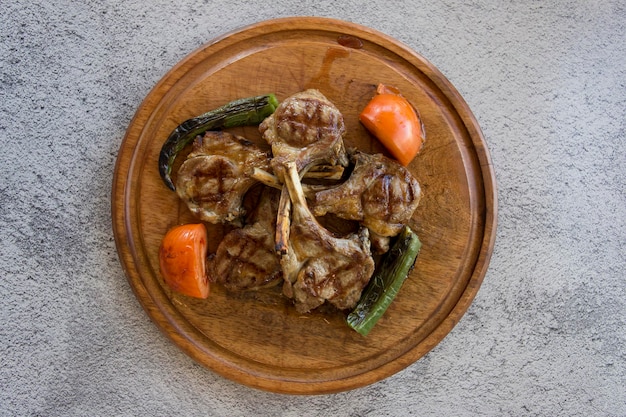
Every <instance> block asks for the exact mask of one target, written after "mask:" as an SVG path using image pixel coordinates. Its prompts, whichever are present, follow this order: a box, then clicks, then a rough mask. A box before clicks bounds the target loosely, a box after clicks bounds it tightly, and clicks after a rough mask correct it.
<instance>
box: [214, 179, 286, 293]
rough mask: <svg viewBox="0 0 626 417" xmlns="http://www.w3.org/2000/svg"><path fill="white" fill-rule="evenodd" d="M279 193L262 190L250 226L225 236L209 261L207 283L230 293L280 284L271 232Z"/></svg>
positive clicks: (280, 273) (280, 272)
mask: <svg viewBox="0 0 626 417" xmlns="http://www.w3.org/2000/svg"><path fill="white" fill-rule="evenodd" d="M279 195H280V192H279V191H278V190H276V189H273V188H269V187H265V188H264V189H263V191H262V193H261V197H260V200H259V203H258V205H257V207H256V209H255V211H254V213H253V215H252V216H251V219H250V223H249V224H247V225H246V226H244V227H243V228H241V229H234V230H232V231H231V232H229V233H228V234H227V235H226V236H224V238H223V239H222V241H221V242H220V244H219V246H218V248H217V251H216V253H215V255H214V256H212V257H211V258H210V259H209V274H210V277H211V281H216V282H219V283H221V284H222V285H224V287H225V288H226V289H228V290H230V291H247V290H258V289H261V288H268V287H272V286H274V285H277V284H278V283H279V282H280V281H282V276H283V275H282V270H281V267H280V261H279V257H278V255H277V254H276V251H275V249H274V230H275V228H276V213H277V211H278V198H279Z"/></svg>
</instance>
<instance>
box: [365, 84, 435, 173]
mask: <svg viewBox="0 0 626 417" xmlns="http://www.w3.org/2000/svg"><path fill="white" fill-rule="evenodd" d="M359 120H360V121H361V123H363V126H365V128H366V129H367V130H369V131H370V132H371V133H372V134H373V135H374V136H375V137H376V138H377V139H378V140H379V141H380V142H381V143H382V144H383V145H384V146H385V147H386V148H387V149H388V150H389V152H390V153H391V154H392V155H393V157H394V158H396V159H397V160H398V161H399V162H400V163H401V164H402V165H404V166H407V165H408V164H409V163H410V162H411V161H412V160H413V158H415V156H416V155H417V154H418V153H419V151H420V150H421V148H422V144H423V142H424V132H423V131H422V122H421V120H420V118H419V116H418V114H417V112H416V111H415V108H414V107H413V106H412V105H411V103H409V102H408V100H407V99H406V98H404V97H403V96H402V95H401V94H400V93H399V92H398V90H397V89H396V88H394V87H389V86H385V85H382V84H380V85H379V86H378V88H377V94H376V95H375V96H374V97H373V98H372V99H371V100H370V102H369V103H368V104H367V106H365V108H364V109H363V111H362V112H361V114H360V115H359Z"/></svg>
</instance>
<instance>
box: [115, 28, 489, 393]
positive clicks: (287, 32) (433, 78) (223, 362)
mask: <svg viewBox="0 0 626 417" xmlns="http://www.w3.org/2000/svg"><path fill="white" fill-rule="evenodd" d="M379 82H382V83H385V84H389V85H392V86H395V87H397V88H399V89H400V91H401V92H402V93H403V94H404V96H405V97H407V98H408V99H409V100H410V101H411V102H412V103H413V105H414V106H416V107H417V108H418V110H419V112H420V113H421V116H422V119H423V123H424V125H425V129H426V135H427V137H426V143H425V145H424V148H423V150H422V152H421V153H420V154H419V155H418V156H417V158H416V159H415V160H414V161H413V162H412V163H411V165H410V167H409V168H410V170H411V171H412V172H413V173H414V175H415V176H416V178H417V179H418V181H419V182H420V184H421V187H422V194H423V197H422V200H421V203H420V206H419V208H418V209H417V211H416V213H415V215H414V217H413V219H412V220H411V223H410V226H411V227H412V228H413V229H414V230H415V231H416V232H417V234H418V235H419V237H420V239H421V241H422V244H423V246H422V250H421V253H420V255H419V257H418V260H417V262H416V265H415V268H414V270H413V271H412V272H411V274H410V276H409V277H408V279H407V280H406V282H405V284H404V286H403V287H402V289H401V291H400V293H399V295H398V296H397V298H396V300H395V301H394V302H393V304H392V305H391V306H390V308H389V309H388V310H387V312H386V314H385V315H384V317H383V318H382V319H381V320H380V321H379V322H378V324H377V325H376V326H375V327H374V329H373V330H372V332H371V333H370V334H369V335H368V336H367V337H363V336H361V335H359V334H358V333H356V332H354V331H353V330H351V329H350V328H349V327H348V326H347V325H346V324H345V322H344V320H345V314H343V313H341V312H338V311H334V312H333V311H319V312H314V313H311V314H308V315H301V314H298V313H297V312H296V311H295V308H294V307H293V306H292V305H291V304H290V302H289V301H288V300H287V299H285V298H284V297H282V296H281V295H280V292H279V291H278V290H276V291H267V292H260V293H255V294H244V295H234V294H229V293H227V292H226V291H225V290H224V289H223V288H221V287H220V286H218V285H213V286H212V287H211V294H210V295H209V298H208V299H206V300H199V299H193V298H188V297H184V296H181V295H179V294H176V293H173V292H171V291H170V290H169V289H168V288H167V287H166V286H165V285H164V283H163V281H162V278H161V276H160V272H159V266H158V247H159V244H160V242H161V239H162V238H163V236H164V235H165V233H166V231H167V230H168V229H169V228H171V227H172V226H174V225H177V224H181V223H190V222H197V220H196V219H194V218H193V217H192V215H191V214H190V213H189V211H188V210H187V208H186V206H185V205H184V204H182V203H181V202H180V201H179V200H178V198H177V196H176V194H175V193H174V192H172V191H170V190H169V189H168V188H166V186H165V185H164V184H163V182H162V181H161V178H160V177H159V173H158V169H157V160H158V156H159V151H160V149H161V145H162V144H163V142H164V141H165V139H166V138H167V136H168V135H169V133H170V132H171V131H172V130H173V129H174V128H175V127H176V126H177V125H178V124H179V123H181V122H182V121H184V120H186V119H189V118H191V117H194V116H197V115H199V114H202V113H204V112H206V111H208V110H211V109H213V108H215V107H218V106H220V105H222V104H224V103H226V102H228V101H231V100H234V99H237V98H241V97H247V96H253V95H259V94H265V93H271V92H273V93H275V94H276V96H277V97H278V99H279V100H282V99H284V98H286V97H288V96H289V95H291V94H294V93H296V92H298V91H301V90H304V89H307V88H317V89H318V90H320V91H321V92H322V93H323V94H324V95H326V97H328V98H329V99H330V100H331V101H332V102H333V103H334V104H335V105H336V106H337V107H338V108H339V110H340V111H341V112H342V113H343V115H344V118H345V121H346V128H347V134H346V137H345V142H346V146H347V147H358V148H360V149H362V150H364V151H367V152H371V153H375V152H384V149H383V148H382V147H381V146H380V144H379V143H378V142H377V141H375V140H372V138H371V137H370V136H369V135H368V133H367V132H366V131H365V130H364V128H363V127H362V126H361V125H360V124H359V122H358V113H359V112H360V110H361V109H363V107H364V106H365V104H366V103H367V102H368V100H369V99H370V98H371V97H372V95H373V94H374V90H375V87H376V85H377V84H378V83H379ZM236 133H238V134H242V135H244V136H246V137H247V138H248V139H250V140H253V141H256V142H257V143H259V144H261V145H262V141H261V138H260V135H259V133H258V131H257V128H256V127H247V128H241V129H238V130H236ZM112 214H113V228H114V233H115V238H116V244H117V248H118V252H119V256H120V259H121V263H122V265H123V267H124V269H125V272H126V274H127V276H128V280H129V282H130V285H131V286H132V289H133V291H134V292H135V294H136V296H137V298H138V299H139V301H140V303H141V304H142V305H143V307H144V308H145V310H146V311H147V313H148V315H149V316H150V317H151V318H152V320H154V322H155V323H156V324H157V326H158V327H159V328H160V329H161V330H162V331H163V332H165V333H166V334H167V335H168V336H169V337H170V338H171V339H172V340H173V341H174V343H176V344H177V345H178V346H179V347H180V348H181V349H183V350H184V351H185V352H186V353H187V354H189V355H190V356H191V357H192V358H194V359H195V360H197V361H198V362H200V363H201V364H203V365H205V366H206V367H208V368H209V369H211V370H213V371H214V372H216V373H218V374H220V375H223V376H225V377H227V378H230V379H232V380H235V381H238V382H240V383H242V384H246V385H248V386H251V387H255V388H259V389H263V390H268V391H273V392H281V393H290V394H321V393H330V392H337V391H344V390H348V389H353V388H356V387H360V386H364V385H367V384H371V383H373V382H376V381H379V380H381V379H383V378H386V377H388V376H391V375H393V374H394V373H396V372H398V371H400V370H401V369H403V368H405V367H406V366H408V365H410V364H412V363H413V362H415V361H416V360H418V359H419V358H420V357H422V356H423V355H425V354H426V353H427V352H428V351H429V350H431V349H432V348H433V347H434V346H435V345H436V344H437V343H439V342H440V341H441V340H442V339H443V338H444V337H445V336H446V335H447V334H448V333H449V332H450V330H451V329H452V328H453V327H454V325H455V324H456V323H457V322H458V321H459V319H460V318H461V316H462V315H463V314H464V313H465V311H466V310H467V308H468V306H469V304H470V303H471V302H472V300H473V298H474V296H475V295H476V292H477V291H478V288H479V286H480V284H481V282H482V280H483V277H484V275H485V272H486V270H487V266H488V263H489V258H490V256H491V253H492V249H493V245H494V239H495V226H496V190H495V176H494V172H493V168H492V166H491V162H490V158H489V153H488V150H487V148H486V144H485V141H484V138H483V136H482V133H481V131H480V128H479V126H478V124H477V122H476V120H475V118H474V116H473V115H472V113H471V111H470V109H469V108H468V106H467V104H466V103H465V102H464V100H463V99H462V97H461V96H460V95H459V93H458V92H457V91H456V90H455V88H454V87H453V86H452V85H451V84H450V83H449V82H448V81H447V80H446V79H445V77H444V76H443V75H442V74H441V73H440V72H439V71H438V70H437V69H436V68H435V67H434V66H433V65H432V64H430V63H429V62H428V61H426V60H425V59H424V58H423V57H421V56H420V55H418V54H417V53H415V52H413V51H411V50H410V49H409V48H408V47H406V46H405V45H403V44H401V43H400V42H398V41H396V40H394V39H392V38H390V37H388V36H386V35H384V34H381V33H379V32H376V31H374V30H372V29H369V28H366V27H362V26H359V25H356V24H352V23H347V22H343V21H337V20H331V19H325V18H308V17H304V18H286V19H277V20H272V21H267V22H262V23H258V24H254V25H252V26H249V27H246V28H244V29H242V30H239V31H236V32H233V33H229V34H227V35H225V36H223V37H221V38H219V39H216V40H214V41H212V42H210V43H208V44H207V45H205V46H203V47H202V48H200V49H198V50H197V51H195V52H193V53H192V54H191V55H189V56H188V57H187V58H185V59H184V60H183V61H182V62H180V63H179V64H178V65H176V66H175V67H174V68H173V69H172V70H171V71H169V72H168V73H167V74H166V75H165V76H164V77H163V79H162V80H161V81H160V82H159V83H158V84H157V85H156V86H155V87H154V89H153V90H152V91H151V92H150V93H149V94H148V96H147V97H146V98H145V100H144V102H143V103H142V104H141V106H140V107H139V109H138V111H137V113H136V115H135V117H134V119H133V120H132V122H131V124H130V126H129V128H128V131H127V134H126V137H125V139H124V141H123V143H122V146H121V149H120V151H119V155H118V159H117V166H116V170H115V176H114V180H113V193H112ZM208 228H209V233H210V239H209V240H210V242H211V245H210V248H209V249H210V250H211V251H213V250H215V248H216V246H217V243H218V242H219V240H220V238H221V236H222V235H223V233H224V232H225V230H226V228H225V227H223V226H214V225H209V226H208Z"/></svg>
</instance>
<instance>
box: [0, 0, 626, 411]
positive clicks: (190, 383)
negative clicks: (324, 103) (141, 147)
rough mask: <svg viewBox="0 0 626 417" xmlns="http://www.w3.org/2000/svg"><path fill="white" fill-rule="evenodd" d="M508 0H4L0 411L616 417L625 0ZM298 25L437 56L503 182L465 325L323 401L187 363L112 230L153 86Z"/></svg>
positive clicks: (620, 383) (624, 257)
mask: <svg viewBox="0 0 626 417" xmlns="http://www.w3.org/2000/svg"><path fill="white" fill-rule="evenodd" d="M507 3H508V2H504V3H503V2H500V1H493V0H472V1H468V2H461V1H459V2H455V1H445V2H438V1H432V2H415V1H412V0H390V1H386V2H359V1H354V0H350V1H343V2H339V1H329V0H322V1H308V0H304V1H292V0H274V1H272V2H267V1H263V0H259V1H256V2H249V1H240V0H235V1H223V0H219V1H213V2H208V1H199V0H195V1H194V0H189V1H180V0H178V1H177V0H170V1H153V2H145V1H138V0H129V1H112V0H109V1H102V2H97V1H90V0H87V1H83V2H71V1H69V0H68V1H63V0H52V1H31V2H28V1H22V0H18V1H4V2H2V6H1V7H0V21H1V22H2V23H1V24H0V39H1V40H0V140H1V143H2V148H3V151H2V154H1V156H0V162H1V166H2V170H1V173H0V176H1V178H2V180H1V181H0V198H1V200H0V204H1V209H0V242H1V244H0V415H7V416H10V415H42V416H44V415H45V416H55V415H133V416H143V415H145V416H151V415H173V413H176V414H178V415H215V416H239V415H255V414H261V415H280V416H303V415H311V416H317V415H319V416H322V415H324V416H326V415H338V416H340V415H341V416H344V415H345V416H364V415H371V416H400V415H416V416H427V415H433V416H434V415H446V416H448V415H498V416H500V415H511V416H519V415H545V416H556V415H562V416H624V415H626V394H625V389H624V386H626V345H625V342H626V323H625V322H626V319H625V317H626V280H625V272H624V271H625V270H626V190H625V188H626V187H625V184H626V181H625V179H624V177H625V174H626V156H625V155H626V141H625V140H626V138H625V121H626V81H625V80H626V6H625V5H624V2H623V1H621V0H598V1H587V0H571V1H560V2H543V1H528V0H524V1H517V2H511V3H512V4H508V5H507ZM293 15H316V16H327V17H334V18H339V19H344V20H349V21H353V22H356V23H359V24H363V25H366V26H370V27H372V28H374V29H377V30H379V31H382V32H384V33H387V34H388V35H390V36H393V37H395V38H397V39H399V40H401V41H403V42H404V43H406V44H407V45H409V46H410V47H412V48H413V49H415V50H416V51H417V52H419V53H421V54H422V55H424V56H425V57H426V58H427V59H429V60H430V61H431V62H432V63H433V64H434V65H436V66H437V67H438V68H439V69H440V70H441V71H442V72H443V73H444V74H445V75H446V76H447V77H448V79H449V80H450V81H451V82H452V83H453V84H454V85H455V86H456V87H457V89H458V90H459V91H460V93H461V94H462V95H463V97H464V98H465V99H466V101H467V102H468V104H469V105H470V107H471V108H472V110H473V112H474V114H475V116H476V118H477V119H478V121H479V123H480V125H481V127H482V129H483V133H484V134H485V137H486V139H487V142H488V144H489V148H490V151H491V156H492V160H493V165H494V167H495V171H496V175H497V180H498V192H499V196H498V198H499V227H498V233H497V242H496V247H495V251H494V254H493V258H492V262H491V266H490V269H489V271H488V273H487V276H486V277H485V281H484V284H483V286H482V288H481V290H480V292H479V293H478V296H477V298H476V300H475V302H474V303H473V305H472V306H471V307H470V309H469V311H468V313H467V314H466V315H465V316H464V318H463V319H462V320H461V322H460V323H459V324H458V325H457V326H456V327H455V328H454V329H453V331H452V332H451V333H450V335H449V336H448V337H447V338H446V339H444V341H443V342H442V343H440V344H439V345H438V346H437V347H436V348H435V349H434V350H433V351H432V352H430V353H429V354H428V355H427V356H425V357H424V358H423V359H422V360H420V361H418V362H417V363H415V364H414V365H412V366H410V367H408V368H407V369H405V370H404V371H402V372H400V373H398V374H396V375H394V376H393V377H391V378H389V379H386V380H384V381H382V382H380V383H377V384H374V385H371V386H369V387H366V388H362V389H357V390H354V391H350V392H346V393H341V394H336V395H328V396H314V397H288V396H283V395H274V394H270V393H265V392H259V391H256V390H252V389H248V388H246V387H243V386H240V385H237V384H235V383H232V382H230V381H228V380H225V379H223V378H221V377H219V376H217V375H215V374H213V373H211V372H210V371H207V370H205V369H204V368H202V367H200V366H199V365H197V364H196V363H194V362H193V361H192V360H191V359H190V358H189V357H187V356H186V355H185V354H184V353H182V352H181V351H180V350H179V349H178V348H177V347H176V346H175V345H174V344H172V343H171V342H170V341H169V340H167V339H166V338H165V337H164V336H163V335H162V334H161V333H160V331H159V330H158V329H157V328H156V326H155V325H154V324H153V323H152V322H151V321H150V320H149V318H148V317H147V315H146V314H145V313H144V311H143V310H142V308H141V306H140V305H139V304H138V302H137V301H136V299H135V298H134V296H133V294H132V292H131V290H130V287H129V285H128V283H127V281H126V278H125V276H124V273H123V271H122V269H121V267H120V264H119V262H118V258H117V253H116V249H115V244H114V240H113V235H112V229H111V217H110V192H111V180H112V175H113V170H114V164H115V159H116V155H117V150H118V148H119V146H120V144H121V141H122V138H123V135H124V132H125V129H126V127H127V126H128V123H129V122H130V119H131V118H132V116H133V114H134V112H135V110H136V109H137V107H138V106H139V104H140V102H141V100H142V99H143V98H144V97H145V95H146V94H147V93H148V92H149V90H150V89H151V88H152V87H153V86H154V85H155V83H156V82H157V81H158V80H159V79H160V78H161V77H162V76H163V75H164V74H165V73H166V72H167V71H168V70H169V69H170V68H171V67H172V66H173V65H174V64H176V63H177V62H178V61H179V60H180V59H182V58H183V57H184V56H186V55H187V54H189V53H190V52H191V51H193V50H194V49H196V48H197V47H199V46H201V45H202V44H203V43H205V42H207V41H209V40H211V39H212V38H214V37H216V36H218V35H221V34H223V33H225V32H228V31H231V30H234V29H237V28H239V27H241V26H244V25H247V24H251V23H255V22H257V21H260V20H265V19H270V18H275V17H281V16H293ZM259 410H262V411H259Z"/></svg>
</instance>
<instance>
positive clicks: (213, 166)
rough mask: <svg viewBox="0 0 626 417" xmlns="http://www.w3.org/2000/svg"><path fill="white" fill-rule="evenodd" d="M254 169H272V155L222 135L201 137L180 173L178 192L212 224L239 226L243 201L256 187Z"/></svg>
mask: <svg viewBox="0 0 626 417" xmlns="http://www.w3.org/2000/svg"><path fill="white" fill-rule="evenodd" d="M254 168H261V169H269V154H268V153H267V152H264V151H262V150H261V149H260V148H259V147H257V146H256V145H255V144H253V143H252V142H249V141H248V140H246V139H244V138H242V137H240V136H236V135H233V134H231V133H227V132H222V131H210V132H207V133H206V134H205V135H204V136H198V137H197V138H196V140H195V141H194V144H193V150H192V152H191V153H190V154H189V156H188V157H187V159H186V160H185V162H184V163H183V164H182V165H181V167H180V169H179V170H178V178H177V180H176V192H177V193H178V196H179V197H180V198H181V199H182V200H183V201H184V202H185V203H186V204H187V207H189V210H191V212H192V213H194V214H195V215H196V216H198V217H199V218H200V219H201V220H204V221H207V222H210V223H227V222H232V223H234V224H240V223H241V219H242V218H243V216H244V215H245V210H244V208H243V207H242V202H243V197H244V195H245V194H246V192H247V191H248V190H249V189H250V187H251V186H252V185H254V184H256V182H257V181H256V180H255V179H254V178H252V177H251V174H252V172H253V171H254Z"/></svg>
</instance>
